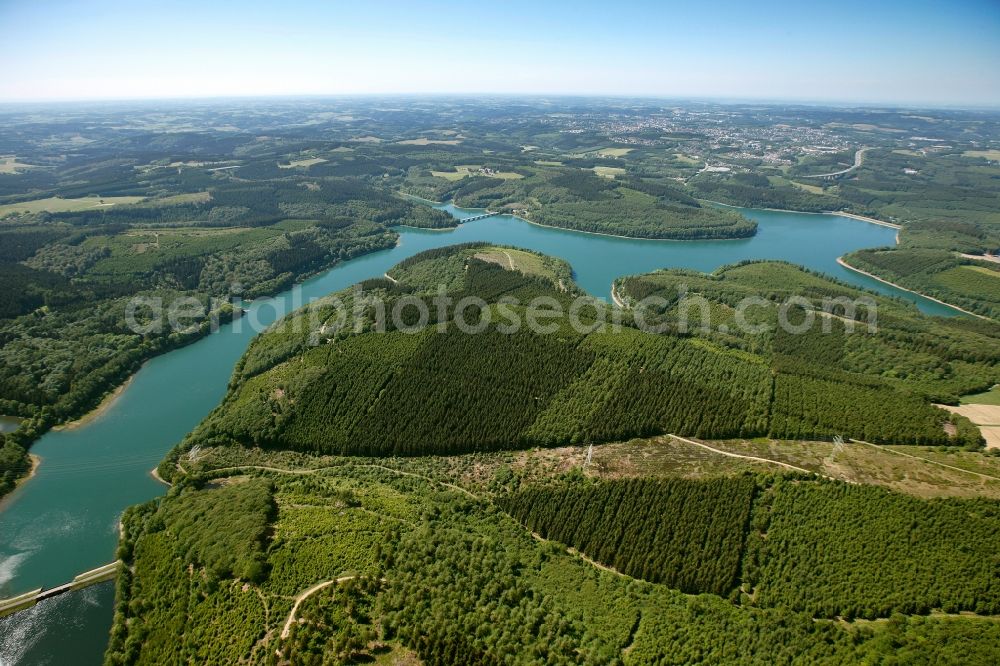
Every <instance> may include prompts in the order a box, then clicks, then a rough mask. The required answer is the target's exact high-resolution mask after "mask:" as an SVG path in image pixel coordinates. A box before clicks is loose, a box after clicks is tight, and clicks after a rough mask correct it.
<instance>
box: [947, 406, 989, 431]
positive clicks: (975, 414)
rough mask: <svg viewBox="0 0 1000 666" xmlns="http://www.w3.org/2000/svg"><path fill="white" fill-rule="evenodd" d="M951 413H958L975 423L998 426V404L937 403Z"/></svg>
mask: <svg viewBox="0 0 1000 666" xmlns="http://www.w3.org/2000/svg"><path fill="white" fill-rule="evenodd" d="M938 407H941V408H942V409H947V410H948V411H949V412H951V413H952V414H960V415H961V416H964V417H965V418H967V419H969V420H970V421H972V422H973V423H975V424H976V425H989V426H1000V405H959V406H958V407H952V406H951V405H938Z"/></svg>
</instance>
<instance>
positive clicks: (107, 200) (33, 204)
mask: <svg viewBox="0 0 1000 666" xmlns="http://www.w3.org/2000/svg"><path fill="white" fill-rule="evenodd" d="M144 198H145V197H82V198H80V199H61V198H59V197H49V198H48V199H34V200H32V201H22V202H21V203H12V204H5V205H3V206H0V217H3V216H4V215H8V214H10V213H41V212H43V211H46V212H49V213H62V212H65V211H80V210H90V209H91V208H101V207H103V206H114V205H117V204H134V203H138V202H140V201H142V200H143V199H144Z"/></svg>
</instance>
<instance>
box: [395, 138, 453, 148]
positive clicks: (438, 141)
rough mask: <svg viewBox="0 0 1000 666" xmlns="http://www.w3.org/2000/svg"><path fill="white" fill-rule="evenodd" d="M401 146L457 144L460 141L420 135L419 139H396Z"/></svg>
mask: <svg viewBox="0 0 1000 666" xmlns="http://www.w3.org/2000/svg"><path fill="white" fill-rule="evenodd" d="M396 143H398V144H399V145H401V146H433V145H441V146H457V145H458V144H460V143H462V140H461V139H428V138H427V137H420V138H419V139H406V140H405V141H397V142H396Z"/></svg>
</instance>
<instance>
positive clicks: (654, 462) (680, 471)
mask: <svg viewBox="0 0 1000 666" xmlns="http://www.w3.org/2000/svg"><path fill="white" fill-rule="evenodd" d="M705 444H706V445H708V446H709V447H711V448H713V449H717V450H719V451H724V452H726V453H731V454H736V455H743V456H755V457H758V458H764V459H767V460H774V461H777V462H782V463H785V464H788V465H794V466H796V467H801V468H803V469H807V470H809V471H812V472H816V473H817V474H823V475H825V476H829V477H833V478H835V479H840V480H842V481H847V482H850V483H865V484H874V485H879V486H883V487H886V488H890V489H892V490H895V491H897V492H903V493H906V494H909V495H913V496H916V497H992V498H1000V459H996V458H992V457H989V456H984V455H982V454H981V453H977V452H969V451H955V452H951V453H947V454H940V455H942V456H944V457H945V458H947V460H946V461H945V460H941V461H940V462H944V463H945V464H949V465H951V466H952V467H960V468H962V469H969V470H970V471H980V469H979V466H984V469H986V470H987V471H980V473H985V474H988V475H990V476H996V477H997V480H993V479H987V478H984V477H981V476H977V475H975V474H969V473H966V472H962V471H959V470H955V469H949V468H947V467H942V466H940V465H938V464H935V462H938V461H934V462H930V461H928V460H918V459H915V458H911V457H907V456H902V455H899V453H897V452H895V451H894V449H900V450H903V449H905V450H907V451H909V450H911V449H912V450H920V451H930V452H934V451H936V449H934V448H930V447H892V448H890V447H874V446H869V445H866V444H858V443H847V444H843V445H841V446H840V447H835V445H834V444H832V443H831V442H813V441H809V442H806V441H781V440H772V439H755V440H727V441H707V442H705ZM586 452H587V449H586V447H566V448H562V449H551V450H546V451H531V452H526V453H523V454H518V457H519V458H520V460H519V465H520V466H521V467H523V468H525V469H538V471H539V472H540V476H543V475H544V473H546V472H548V473H551V472H552V471H565V470H567V469H570V468H572V467H574V466H581V467H582V466H583V463H584V461H585V459H586ZM918 455H921V456H923V457H927V458H929V456H927V455H925V454H924V453H919V454H918ZM745 470H755V471H764V472H785V471H788V470H787V468H782V467H780V466H778V465H774V464H769V463H766V462H759V461H753V460H747V459H745V458H737V457H731V456H726V455H724V454H722V453H714V452H712V451H709V450H707V449H703V448H700V447H697V446H694V445H692V444H688V443H685V442H682V441H678V440H674V439H671V438H669V437H656V438H652V439H639V440H632V441H630V442H623V443H616V444H607V445H604V446H595V447H594V453H593V459H592V461H591V465H590V466H589V467H587V473H588V474H590V475H594V476H601V477H612V478H618V477H638V476H682V477H685V478H705V477H711V476H721V475H726V474H734V473H740V472H742V471H745Z"/></svg>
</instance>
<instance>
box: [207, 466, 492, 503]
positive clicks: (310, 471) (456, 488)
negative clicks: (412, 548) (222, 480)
mask: <svg viewBox="0 0 1000 666" xmlns="http://www.w3.org/2000/svg"><path fill="white" fill-rule="evenodd" d="M345 467H365V468H368V469H381V470H385V471H386V472H392V473H393V474H398V475H400V476H412V477H414V478H417V479H423V480H424V481H426V482H427V483H435V484H438V485H440V486H444V487H445V488H450V489H451V490H454V491H456V492H459V493H462V494H463V495H465V496H467V497H469V498H470V499H474V500H479V499H481V498H480V497H479V495H476V494H475V493H473V492H471V491H468V490H466V489H465V488H462V487H461V486H456V485H455V484H453V483H448V482H447V481H438V480H437V479H432V478H431V477H429V476H424V475H423V474H416V473H415V472H404V471H402V470H399V469H393V468H392V467H385V466H384V465H372V464H365V465H354V464H347V465H328V466H326V467H311V468H308V469H287V468H283V467H269V466H267V465H237V466H235V467H219V468H217V469H213V470H210V471H212V472H240V471H243V470H251V469H257V470H262V471H265V472H277V473H279V474H315V473H317V472H322V471H324V470H328V469H344V468H345Z"/></svg>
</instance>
